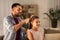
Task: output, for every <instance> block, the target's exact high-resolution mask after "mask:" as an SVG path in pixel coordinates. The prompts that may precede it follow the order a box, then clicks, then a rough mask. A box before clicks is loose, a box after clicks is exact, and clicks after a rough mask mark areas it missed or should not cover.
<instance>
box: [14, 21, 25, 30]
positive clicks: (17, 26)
mask: <svg viewBox="0 0 60 40" xmlns="http://www.w3.org/2000/svg"><path fill="white" fill-rule="evenodd" d="M24 23H25V21H21V22H19V23H18V24H16V25H14V29H15V31H18V29H20V28H21V27H22V25H23V24H24Z"/></svg>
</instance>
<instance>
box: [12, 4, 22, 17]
mask: <svg viewBox="0 0 60 40" xmlns="http://www.w3.org/2000/svg"><path fill="white" fill-rule="evenodd" d="M12 10H13V12H14V14H15V16H16V17H19V16H20V15H21V14H22V7H21V6H19V5H18V6H16V7H14V8H13V9H12Z"/></svg>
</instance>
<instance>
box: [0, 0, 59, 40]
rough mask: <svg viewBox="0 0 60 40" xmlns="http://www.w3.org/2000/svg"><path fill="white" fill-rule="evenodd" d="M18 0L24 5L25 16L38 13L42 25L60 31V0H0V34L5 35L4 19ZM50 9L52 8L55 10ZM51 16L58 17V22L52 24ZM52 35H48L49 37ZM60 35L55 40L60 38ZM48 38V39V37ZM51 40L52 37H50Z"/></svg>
mask: <svg viewBox="0 0 60 40" xmlns="http://www.w3.org/2000/svg"><path fill="white" fill-rule="evenodd" d="M16 2H17V3H20V4H22V5H23V10H24V11H23V13H24V17H28V15H37V16H39V18H40V24H41V26H42V27H44V28H46V29H52V30H58V31H60V0H0V35H1V36H2V35H3V19H4V17H6V16H7V15H10V14H11V5H12V4H13V3H16ZM50 9H52V10H53V11H52V10H50ZM44 13H45V14H44ZM50 14H51V15H50ZM55 14H56V15H57V16H58V17H57V16H56V15H55ZM49 15H50V16H49ZM54 15H55V16H54ZM50 17H51V19H52V20H53V19H56V20H57V22H56V21H55V22H54V21H53V22H54V23H53V24H52V20H51V19H50ZM57 18H59V19H57ZM53 26H54V27H53ZM48 32H49V31H48ZM50 35H52V34H50ZM50 35H48V36H49V38H50ZM56 35H58V34H55V36H56ZM59 35H60V34H59ZM46 37H47V34H46ZM59 37H60V36H59ZM59 37H57V38H56V39H53V40H60V39H59ZM54 38H55V37H54ZM46 40H48V39H47V38H46ZM49 40H52V39H51V38H50V39H49Z"/></svg>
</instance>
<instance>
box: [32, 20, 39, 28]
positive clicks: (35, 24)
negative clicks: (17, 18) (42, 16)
mask: <svg viewBox="0 0 60 40" xmlns="http://www.w3.org/2000/svg"><path fill="white" fill-rule="evenodd" d="M32 26H33V27H35V28H38V27H39V26H40V21H39V19H34V20H33V21H32Z"/></svg>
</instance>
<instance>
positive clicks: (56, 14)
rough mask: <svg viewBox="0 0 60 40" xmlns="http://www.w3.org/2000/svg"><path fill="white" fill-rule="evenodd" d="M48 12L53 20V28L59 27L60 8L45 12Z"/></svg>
mask: <svg viewBox="0 0 60 40" xmlns="http://www.w3.org/2000/svg"><path fill="white" fill-rule="evenodd" d="M44 14H46V15H47V16H48V17H49V19H50V20H51V26H52V28H56V27H57V21H58V20H59V21H60V9H56V10H54V9H53V8H50V9H49V13H44Z"/></svg>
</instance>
